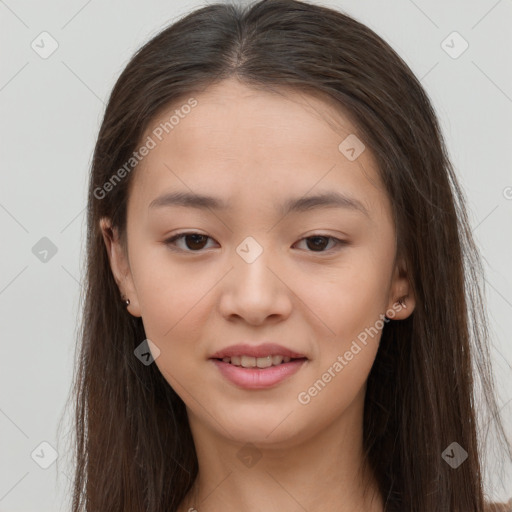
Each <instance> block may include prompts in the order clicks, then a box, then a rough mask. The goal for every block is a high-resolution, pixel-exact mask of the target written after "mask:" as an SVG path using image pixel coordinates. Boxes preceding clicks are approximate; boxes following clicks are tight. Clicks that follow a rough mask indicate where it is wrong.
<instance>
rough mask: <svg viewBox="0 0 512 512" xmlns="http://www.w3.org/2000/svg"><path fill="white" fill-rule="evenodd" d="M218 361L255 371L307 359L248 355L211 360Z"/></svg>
mask: <svg viewBox="0 0 512 512" xmlns="http://www.w3.org/2000/svg"><path fill="white" fill-rule="evenodd" d="M211 359H214V360H216V361H222V362H223V363H228V364H230V365H233V366H239V367H242V368H255V369H261V370H262V369H265V368H270V367H271V366H281V365H283V364H287V363H290V362H297V361H305V360H306V359H307V358H306V357H289V356H282V355H278V354H277V355H268V356H266V357H252V356H247V355H242V356H231V357H227V356H226V357H222V358H216V357H214V358H211Z"/></svg>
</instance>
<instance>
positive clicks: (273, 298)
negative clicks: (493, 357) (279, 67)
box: [101, 80, 414, 445]
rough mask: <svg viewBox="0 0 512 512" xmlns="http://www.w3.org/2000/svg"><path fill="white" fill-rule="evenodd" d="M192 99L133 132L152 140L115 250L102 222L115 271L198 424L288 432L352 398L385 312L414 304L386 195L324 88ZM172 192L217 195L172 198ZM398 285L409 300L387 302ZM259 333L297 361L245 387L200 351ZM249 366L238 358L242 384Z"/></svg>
mask: <svg viewBox="0 0 512 512" xmlns="http://www.w3.org/2000/svg"><path fill="white" fill-rule="evenodd" d="M194 97H195V99H196V100H197V105H196V106H195V107H194V108H191V109H182V110H181V112H182V114H181V115H180V116H179V122H178V123H177V124H175V125H174V127H173V129H172V131H169V133H168V134H165V131H164V135H165V136H164V137H162V136H161V133H160V132H161V131H162V130H161V129H160V131H158V129H157V128H158V127H159V126H160V127H161V126H162V124H161V123H165V122H166V121H168V120H169V118H170V116H171V115H172V114H173V112H174V111H175V110H176V109H177V108H178V109H179V108H180V106H179V105H178V106H176V105H173V107H172V108H169V110H167V111H166V112H164V113H163V114H162V115H161V116H159V117H158V118H157V119H155V120H154V122H153V123H151V125H150V127H149V128H148V130H147V133H146V134H145V136H144V141H147V140H148V139H147V137H148V136H150V137H151V138H152V139H153V140H154V142H155V143H156V144H155V147H153V148H152V149H151V150H150V151H149V153H148V154H147V156H145V157H144V158H143V160H142V161H141V162H140V164H139V166H138V167H137V169H136V171H134V173H135V174H134V176H133V182H132V183H131V188H130V194H129V200H128V207H127V247H126V249H127V253H126V254H125V253H124V252H123V249H122V247H121V245H120V243H119V240H118V239H116V238H115V237H114V238H113V239H109V238H108V236H107V235H106V227H108V222H106V221H102V224H101V227H102V229H103V230H104V236H105V242H106V244H107V248H108V251H109V256H110V260H111V265H112V270H113V272H114V275H115V277H116V280H117V282H118V285H119V287H120V289H121V291H122V292H123V294H124V295H125V296H126V297H127V298H129V299H130V302H131V303H130V306H129V307H128V311H129V313H130V314H132V315H134V316H141V317H142V321H143V324H144V328H145V331H146V335H147V338H148V339H149V340H151V342H152V344H153V346H154V347H157V348H158V350H159V355H158V357H156V360H155V363H153V364H156V365H157V366H158V368H159V370H160V371H161V372H162V374H163V376H164V377H165V379H166V380H167V382H168V383H169V384H170V385H171V386H172V387H173V388H174V390H175V391H176V392H177V393H178V394H179V395H180V397H181V398H182V399H183V401H184V402H185V404H186V406H187V411H188V414H189V420H190V423H191V427H192V429H193V430H194V429H198V428H205V429H209V430H210V431H212V432H214V433H216V434H218V435H220V436H225V437H227V438H230V439H234V440H239V441H243V442H246V441H247V440H251V441H252V442H253V443H259V444H260V445H265V444H271V443H281V444H286V443H290V444H293V443H294V442H299V441H301V440H303V439H304V438H306V437H308V436H313V435H315V434H316V433H318V431H319V430H321V429H325V428H327V427H328V426H330V425H332V424H334V423H336V422H339V421H341V419H342V418H343V417H344V415H347V414H348V411H349V409H350V408H351V407H354V404H359V405H360V404H361V403H362V400H363V398H364V392H365V383H366V379H367V377H368V374H369V372H370V369H371V366H372V364H373V361H374V359H375V356H376V352H377V348H378V344H379V340H380V335H381V330H382V327H383V325H384V323H385V322H384V321H383V319H384V318H385V317H384V315H387V316H388V317H392V318H394V320H393V321H397V320H400V319H403V318H405V317H407V316H408V315H410V313H411V312H412V311H413V308H414V297H412V296H411V290H410V288H409V283H408V280H407V274H406V269H404V268H403V267H402V266H401V264H400V262H396V265H395V251H396V243H395V242H396V241H395V228H394V225H393V221H392V216H391V205H390V203H389V200H388V198H387V195H386V193H385V191H384V188H383V186H382V184H381V181H380V179H379V175H378V173H377V167H376V163H375V160H374V158H373V157H372V155H371V152H370V150H369V148H365V149H364V150H363V151H362V152H361V153H360V154H358V153H359V150H360V149H361V147H360V146H357V144H356V146H354V142H353V141H354V140H356V139H354V134H356V128H355V127H354V126H353V125H352V124H351V123H350V122H349V120H348V119H347V118H346V117H344V116H342V114H341V113H339V112H337V113H334V111H333V107H332V105H329V104H328V103H326V102H324V101H322V100H321V99H320V98H317V97H315V96H310V95H305V94H299V93H297V92H289V91H286V94H283V95H280V94H275V93H270V92H262V91H258V90H254V89H251V88H247V87H246V86H244V85H241V84H240V83H238V82H237V81H235V80H228V81H224V82H222V83H220V84H218V85H216V86H213V87H211V88H209V89H207V90H206V91H205V92H203V93H202V94H198V95H196V96H194ZM185 103H186V100H185V101H184V102H183V104H185ZM185 111H186V112H188V113H187V114H186V115H185V114H183V112H185ZM327 119H330V120H331V121H332V120H334V121H335V122H327ZM155 129H157V130H156V131H155ZM155 133H156V134H159V135H160V137H161V139H162V140H159V137H158V136H156V135H155ZM351 134H352V135H351ZM349 135H351V138H349V139H348V140H347V141H346V142H344V143H343V144H342V145H341V149H340V144H341V143H342V142H343V141H344V140H345V139H346V138H347V137H348V136H349ZM350 142H352V144H350ZM356 142H357V140H356ZM150 145H152V144H150ZM351 146H353V147H354V148H355V151H350V149H349V148H350V147H351ZM355 157H356V158H355ZM175 193H182V194H197V195H202V196H212V197H214V198H215V200H216V201H217V202H218V204H214V202H213V201H212V202H211V203H208V204H207V205H206V206H205V205H204V204H203V205H202V206H201V204H188V205H187V204H184V203H182V204H179V203H176V202H172V201H171V200H170V194H175ZM325 194H331V200H332V201H331V202H325V198H324V203H322V201H321V200H320V199H319V198H318V197H317V196H322V195H325ZM336 194H337V195H339V198H338V202H337V203H336V202H335V201H334V200H333V198H334V197H335V195H336ZM313 197H316V199H312V198H313ZM340 198H341V199H340ZM294 202H296V204H295V207H291V208H287V207H289V206H293V204H294ZM180 235H181V236H180ZM404 295H408V297H407V302H406V304H407V309H403V308H401V307H397V305H396V304H397V300H398V298H400V297H402V296H404ZM141 342H142V340H141ZM264 342H270V343H275V344H279V345H282V346H283V347H285V348H287V349H289V350H291V351H293V352H295V353H298V354H299V355H302V356H305V358H306V359H305V360H302V361H301V362H299V363H293V361H292V362H291V363H290V364H291V365H292V366H290V368H291V367H293V369H294V370H293V372H292V371H291V372H290V373H289V374H288V373H287V374H286V377H285V378H284V379H282V380H279V381H277V382H276V383H274V384H270V385H269V384H268V381H267V385H266V386H261V387H252V388H248V387H246V386H244V385H240V383H239V382H233V381H232V380H230V378H227V377H226V376H225V373H224V371H221V369H220V366H221V365H220V364H219V363H218V362H217V363H216V362H214V360H212V359H210V358H211V357H212V355H214V354H215V353H216V352H218V351H220V350H222V349H225V348H227V347H230V346H232V345H235V344H249V345H253V346H254V345H259V344H260V343H264ZM274 353H276V354H279V350H277V351H275V352H274ZM155 354H157V352H155ZM226 364H230V363H226ZM285 365H286V364H285ZM232 366H233V365H231V368H232ZM283 368H284V366H283ZM257 371H265V370H257V369H250V370H241V369H239V368H238V369H237V372H238V373H243V374H245V375H246V377H245V378H246V379H253V381H252V382H254V377H250V376H249V377H247V374H248V372H257ZM274 373H275V372H274ZM253 375H254V373H253ZM315 383H316V385H315ZM292 413H293V414H292ZM278 426H279V428H277V427H278Z"/></svg>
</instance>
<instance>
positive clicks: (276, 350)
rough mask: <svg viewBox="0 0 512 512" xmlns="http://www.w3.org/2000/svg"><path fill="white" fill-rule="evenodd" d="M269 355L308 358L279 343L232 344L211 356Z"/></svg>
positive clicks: (218, 357)
mask: <svg viewBox="0 0 512 512" xmlns="http://www.w3.org/2000/svg"><path fill="white" fill-rule="evenodd" d="M268 355H271V356H284V357H291V358H292V359H301V358H306V359H307V357H306V356H305V355H303V354H300V353H299V352H295V351H293V350H290V349H288V348H286V347H283V346H282V345H278V344H277V343H261V344H259V345H249V344H240V345H231V346H229V347H226V348H223V349H221V350H219V351H218V352H215V354H212V355H211V356H210V359H222V358H223V357H233V356H250V357H267V356H268Z"/></svg>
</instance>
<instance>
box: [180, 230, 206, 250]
mask: <svg viewBox="0 0 512 512" xmlns="http://www.w3.org/2000/svg"><path fill="white" fill-rule="evenodd" d="M190 238H193V239H194V242H192V247H191V246H190V244H189V243H188V239H190ZM197 238H199V239H203V242H204V241H205V239H206V238H208V237H207V236H205V235H201V234H199V233H193V234H191V235H187V236H186V237H185V240H186V245H187V247H188V248H189V249H202V247H195V246H194V244H195V243H196V242H197ZM199 245H201V242H199ZM203 245H204V244H203Z"/></svg>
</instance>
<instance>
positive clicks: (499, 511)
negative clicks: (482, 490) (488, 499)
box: [485, 498, 512, 512]
mask: <svg viewBox="0 0 512 512" xmlns="http://www.w3.org/2000/svg"><path fill="white" fill-rule="evenodd" d="M485 512H512V498H510V499H509V500H508V502H507V503H486V506H485Z"/></svg>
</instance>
